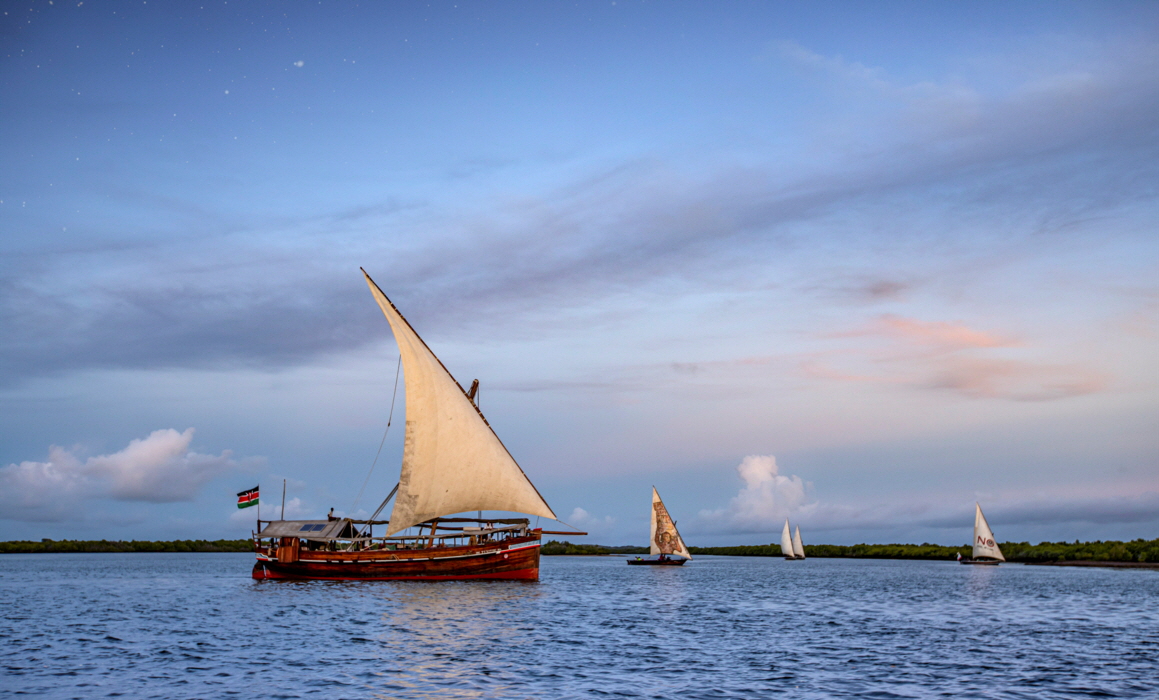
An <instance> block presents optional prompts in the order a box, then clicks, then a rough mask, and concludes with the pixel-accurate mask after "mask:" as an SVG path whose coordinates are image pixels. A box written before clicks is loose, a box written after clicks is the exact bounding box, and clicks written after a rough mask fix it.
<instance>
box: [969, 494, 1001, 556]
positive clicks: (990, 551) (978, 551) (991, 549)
mask: <svg viewBox="0 0 1159 700" xmlns="http://www.w3.org/2000/svg"><path fill="white" fill-rule="evenodd" d="M974 509H975V510H974V553H973V554H972V555H971V556H970V558H969V559H959V560H958V561H959V562H960V563H962V564H988V565H990V566H997V565H998V564H1000V563H1001V562H1004V561H1006V557H1004V556H1002V550H1001V549H999V548H998V543H997V542H995V541H994V533H993V532H991V530H990V523H988V522H986V516H985V515H982V506H980V505H978V504H977V503H975V504H974Z"/></svg>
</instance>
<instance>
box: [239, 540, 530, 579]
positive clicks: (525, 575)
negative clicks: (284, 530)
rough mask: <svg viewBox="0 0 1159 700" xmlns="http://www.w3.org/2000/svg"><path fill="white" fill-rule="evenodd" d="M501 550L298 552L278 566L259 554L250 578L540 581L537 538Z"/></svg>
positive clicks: (271, 558)
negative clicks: (294, 556)
mask: <svg viewBox="0 0 1159 700" xmlns="http://www.w3.org/2000/svg"><path fill="white" fill-rule="evenodd" d="M521 540H522V541H521ZM504 545H505V546H499V547H497V546H496V545H494V544H491V545H476V546H466V547H434V548H429V549H414V550H397V551H390V550H374V551H364V552H340V551H339V552H333V551H302V552H300V553H299V555H298V559H297V560H296V561H279V558H278V556H277V554H276V553H275V554H271V553H269V552H263V551H261V550H259V551H258V553H257V555H258V561H257V562H255V563H254V568H253V572H252V575H253V578H255V579H258V580H298V581H301V580H317V581H465V580H473V579H478V580H507V581H537V580H539V538H538V537H534V538H520V539H515V540H510V541H509V544H507V543H504ZM286 558H287V557H284V556H283V557H282V559H283V560H284V559H286Z"/></svg>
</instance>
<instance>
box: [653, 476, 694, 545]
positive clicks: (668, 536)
mask: <svg viewBox="0 0 1159 700" xmlns="http://www.w3.org/2000/svg"><path fill="white" fill-rule="evenodd" d="M652 554H675V555H676V556H679V557H684V558H685V559H691V558H692V555H691V554H690V553H689V552H688V547H685V546H684V540H682V539H680V533H679V532H677V531H676V523H675V522H673V520H672V516H671V515H668V509H667V508H665V507H664V501H661V500H660V494H659V493H658V492H657V491H656V487H655V486H653V487H652Z"/></svg>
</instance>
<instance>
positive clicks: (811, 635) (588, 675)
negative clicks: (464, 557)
mask: <svg viewBox="0 0 1159 700" xmlns="http://www.w3.org/2000/svg"><path fill="white" fill-rule="evenodd" d="M249 563H250V558H249V557H248V556H247V555H231V554H220V555H217V554H94V555H81V554H70V555H6V556H4V557H3V558H0V589H2V590H0V594H2V595H3V596H4V600H5V606H4V609H3V612H2V613H0V642H2V644H0V678H2V679H3V682H2V683H0V696H2V697H9V696H16V695H36V696H40V697H48V698H74V697H80V698H90V697H118V696H126V697H150V698H204V697H219V696H224V697H238V698H249V697H255V698H256V697H262V698H464V699H474V698H600V697H606V698H754V697H766V696H777V695H783V696H785V697H792V698H834V697H843V698H844V697H863V698H883V699H886V698H889V699H892V698H929V697H936V696H947V697H970V698H1002V699H1006V698H1035V699H1039V698H1078V697H1092V698H1096V697H1097V698H1153V697H1156V696H1157V695H1159V680H1156V679H1159V612H1157V610H1159V605H1156V602H1157V599H1156V598H1157V594H1159V573H1156V572H1150V571H1117V570H1100V569H1057V568H1038V567H1023V566H1012V565H1011V566H1002V567H999V568H996V569H994V568H980V567H962V566H958V565H956V564H954V563H952V562H948V563H947V562H900V561H855V560H854V561H850V560H817V559H810V560H807V561H804V562H784V561H782V560H779V559H755V558H753V559H744V558H728V557H702V558H698V559H697V560H696V561H694V562H692V563H691V564H688V565H687V566H685V567H682V568H680V569H671V568H666V567H665V568H660V567H629V566H625V565H624V560H623V559H620V558H604V557H599V558H579V557H574V558H573V557H556V558H545V559H544V565H543V570H542V580H541V581H540V582H539V583H529V582H459V583H439V584H431V583H414V582H291V581H281V582H279V581H264V582H255V581H253V580H251V579H250V578H248V571H249Z"/></svg>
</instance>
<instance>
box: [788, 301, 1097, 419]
mask: <svg viewBox="0 0 1159 700" xmlns="http://www.w3.org/2000/svg"><path fill="white" fill-rule="evenodd" d="M830 337H832V338H837V339H857V338H865V339H867V340H868V342H869V343H870V345H868V346H864V345H862V346H854V347H845V348H843V349H842V351H841V352H837V353H828V355H817V356H813V357H809V358H808V359H806V360H804V361H802V363H801V365H800V367H801V370H802V371H803V372H804V373H805V374H807V375H809V376H812V377H816V378H820V379H828V380H836V381H855V382H882V383H892V384H907V385H910V386H915V387H920V388H925V389H933V390H950V391H954V392H957V393H959V394H962V395H965V396H968V397H971V398H986V399H1008V400H1014V401H1052V400H1057V399H1065V398H1070V397H1074V396H1082V395H1086V394H1092V393H1095V392H1098V391H1101V390H1103V389H1104V388H1106V386H1107V384H1108V383H1109V378H1108V377H1107V375H1106V374H1105V373H1102V372H1099V371H1098V370H1095V369H1092V368H1089V367H1085V366H1082V365H1080V364H1077V363H1071V364H1060V363H1052V362H1035V361H1031V360H1024V359H1014V358H1010V357H996V356H994V355H993V351H998V350H1005V349H1026V350H1029V348H1026V347H1025V344H1024V343H1023V342H1021V341H1018V340H1014V339H1011V338H1006V337H1003V336H1001V335H997V334H995V333H992V332H988V331H981V330H978V329H975V328H971V327H970V326H967V325H966V324H964V323H961V322H958V321H955V322H946V321H921V320H918V319H912V318H904V317H901V316H895V315H888V314H887V315H883V316H880V317H879V318H877V319H876V320H875V321H874V322H872V323H870V324H868V325H866V326H863V327H861V328H858V329H856V330H852V331H848V332H844V333H836V334H833V335H831V336H830ZM874 341H881V342H878V343H876V344H874Z"/></svg>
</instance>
